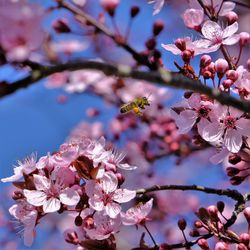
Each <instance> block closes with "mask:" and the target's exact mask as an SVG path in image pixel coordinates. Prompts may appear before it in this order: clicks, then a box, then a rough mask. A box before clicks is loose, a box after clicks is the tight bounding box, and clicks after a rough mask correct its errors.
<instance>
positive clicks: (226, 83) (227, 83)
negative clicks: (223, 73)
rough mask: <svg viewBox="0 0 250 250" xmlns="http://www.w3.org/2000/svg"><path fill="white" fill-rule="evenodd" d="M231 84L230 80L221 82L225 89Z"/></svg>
mask: <svg viewBox="0 0 250 250" xmlns="http://www.w3.org/2000/svg"><path fill="white" fill-rule="evenodd" d="M233 84H234V83H233V81H232V80H230V79H226V80H224V81H223V82H222V85H223V87H224V88H225V89H229V88H230V87H231V86H232V85H233Z"/></svg>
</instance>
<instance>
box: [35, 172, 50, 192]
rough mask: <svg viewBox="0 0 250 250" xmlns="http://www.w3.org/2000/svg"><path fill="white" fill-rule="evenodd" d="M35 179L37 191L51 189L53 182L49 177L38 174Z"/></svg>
mask: <svg viewBox="0 0 250 250" xmlns="http://www.w3.org/2000/svg"><path fill="white" fill-rule="evenodd" d="M33 177H34V184H35V187H36V189H37V190H48V189H49V188H50V185H51V182H50V180H49V179H48V178H47V177H45V176H41V175H37V174H34V175H33Z"/></svg>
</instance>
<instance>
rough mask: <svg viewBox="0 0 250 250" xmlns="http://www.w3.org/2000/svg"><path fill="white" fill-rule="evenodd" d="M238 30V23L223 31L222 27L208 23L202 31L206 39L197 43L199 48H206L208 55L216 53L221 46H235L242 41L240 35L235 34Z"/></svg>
mask: <svg viewBox="0 0 250 250" xmlns="http://www.w3.org/2000/svg"><path fill="white" fill-rule="evenodd" d="M237 30H238V23H237V22H234V23H233V24H231V25H229V26H227V27H226V28H225V29H224V30H222V28H221V26H220V25H219V24H217V23H216V22H213V21H210V20H208V21H206V22H205V23H204V24H203V26H202V29H201V32H202V35H203V36H204V39H200V40H197V41H196V44H197V46H198V47H199V48H206V53H210V52H214V51H216V50H218V49H219V48H220V46H221V45H233V44H235V43H237V42H238V41H239V39H240V35H239V34H235V32H237Z"/></svg>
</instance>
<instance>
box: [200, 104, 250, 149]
mask: <svg viewBox="0 0 250 250" xmlns="http://www.w3.org/2000/svg"><path fill="white" fill-rule="evenodd" d="M210 119H211V122H207V125H205V126H204V127H203V128H202V129H201V130H200V134H201V136H202V138H203V139H205V140H206V141H209V142H216V141H219V140H220V139H223V142H224V145H225V147H226V148H227V149H228V150H229V151H230V152H232V153H237V152H239V150H240V148H241V146H242V143H243V140H242V136H250V131H249V129H248V128H249V126H250V121H249V120H248V119H246V118H244V116H243V114H242V113H241V112H239V111H238V110H236V109H234V108H229V107H226V106H221V105H217V107H216V108H214V109H213V112H212V115H210Z"/></svg>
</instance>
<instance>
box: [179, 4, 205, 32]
mask: <svg viewBox="0 0 250 250" xmlns="http://www.w3.org/2000/svg"><path fill="white" fill-rule="evenodd" d="M182 18H183V21H184V23H185V25H186V26H187V27H188V28H190V29H196V28H197V27H199V25H200V24H201V23H202V22H203V19H204V12H203V11H202V10H200V9H187V10H186V11H185V12H184V13H183V15H182Z"/></svg>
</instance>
